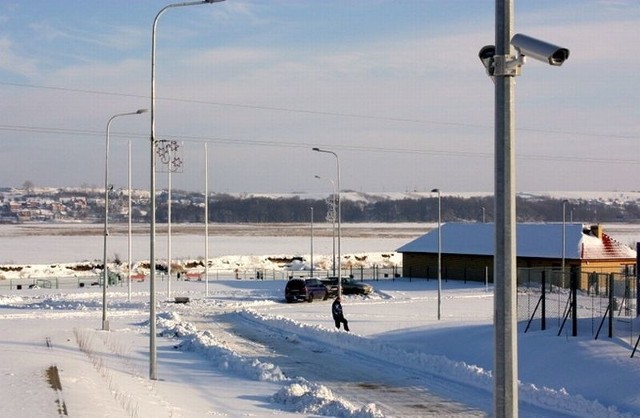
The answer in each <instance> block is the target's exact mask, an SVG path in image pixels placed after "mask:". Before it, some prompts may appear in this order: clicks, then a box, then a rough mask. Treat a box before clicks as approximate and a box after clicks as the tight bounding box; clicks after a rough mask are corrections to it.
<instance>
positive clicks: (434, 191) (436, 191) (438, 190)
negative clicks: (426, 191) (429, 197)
mask: <svg viewBox="0 0 640 418" xmlns="http://www.w3.org/2000/svg"><path fill="white" fill-rule="evenodd" d="M431 193H440V189H433V190H431Z"/></svg>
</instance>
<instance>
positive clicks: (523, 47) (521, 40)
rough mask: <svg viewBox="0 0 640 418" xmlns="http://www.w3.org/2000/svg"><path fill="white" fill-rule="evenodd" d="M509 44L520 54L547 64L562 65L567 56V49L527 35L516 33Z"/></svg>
mask: <svg viewBox="0 0 640 418" xmlns="http://www.w3.org/2000/svg"><path fill="white" fill-rule="evenodd" d="M511 45H513V47H514V48H515V49H516V50H517V51H518V53H519V54H520V55H524V56H526V57H531V58H535V59H537V60H538V61H542V62H546V63H547V64H549V65H556V66H559V65H562V63H563V62H565V61H566V60H567V59H568V58H569V50H568V49H567V48H563V47H560V46H557V45H553V44H550V43H549V42H545V41H541V40H540V39H536V38H533V37H531V36H528V35H523V34H521V33H517V34H515V35H513V37H512V38H511Z"/></svg>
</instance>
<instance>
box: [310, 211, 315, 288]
mask: <svg viewBox="0 0 640 418" xmlns="http://www.w3.org/2000/svg"><path fill="white" fill-rule="evenodd" d="M309 210H310V211H311V243H310V251H311V277H314V276H313V206H311V207H310V208H309Z"/></svg>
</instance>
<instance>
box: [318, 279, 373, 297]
mask: <svg viewBox="0 0 640 418" xmlns="http://www.w3.org/2000/svg"><path fill="white" fill-rule="evenodd" d="M321 281H322V283H324V285H325V286H327V289H329V296H332V297H333V296H337V295H338V278H337V277H327V278H326V279H322V280H321ZM372 292H373V286H371V285H369V284H366V283H360V282H357V281H356V280H355V279H354V278H353V277H343V278H342V294H343V295H368V294H370V293H372Z"/></svg>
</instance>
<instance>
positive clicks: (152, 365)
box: [149, 0, 224, 380]
mask: <svg viewBox="0 0 640 418" xmlns="http://www.w3.org/2000/svg"><path fill="white" fill-rule="evenodd" d="M221 1H224V0H202V1H192V2H186V3H174V4H169V5H167V6H165V7H163V8H162V9H160V11H159V12H158V14H157V15H156V17H155V18H154V19H153V29H152V31H151V137H150V140H151V141H150V142H151V147H150V148H151V153H150V157H151V162H150V167H151V168H150V173H149V177H150V186H149V194H150V199H149V206H150V210H149V216H150V218H151V219H150V232H149V267H150V269H151V270H150V273H149V293H150V296H149V379H151V380H156V379H157V376H156V360H157V353H156V296H155V280H156V254H155V246H156V146H157V139H156V119H155V107H156V28H157V26H158V20H159V18H160V16H161V15H162V14H163V13H164V12H166V11H167V10H169V9H170V8H174V7H184V6H196V5H199V4H207V3H218V2H221Z"/></svg>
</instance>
